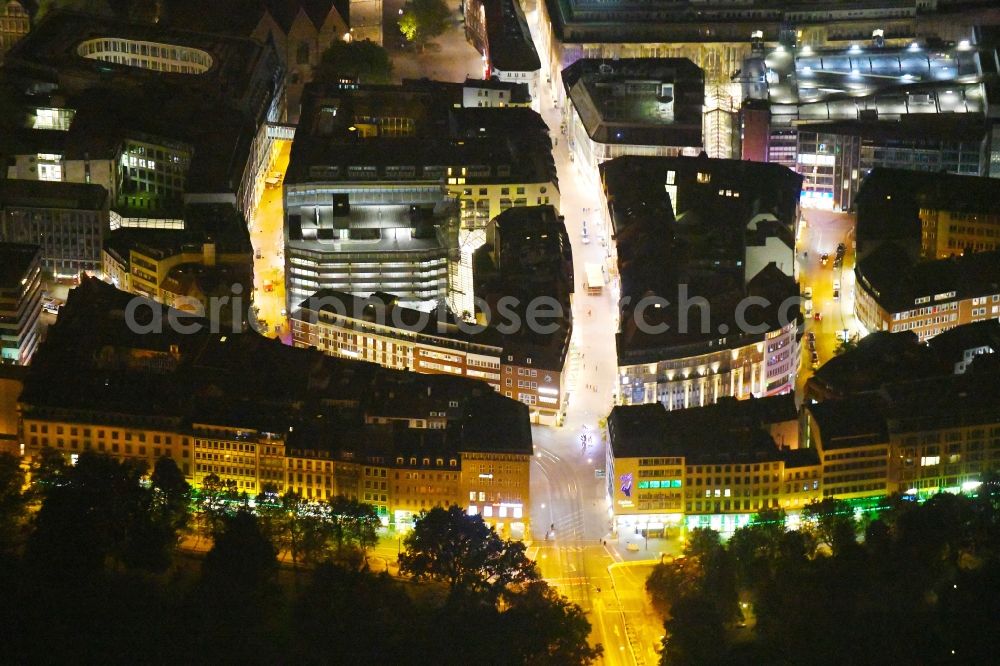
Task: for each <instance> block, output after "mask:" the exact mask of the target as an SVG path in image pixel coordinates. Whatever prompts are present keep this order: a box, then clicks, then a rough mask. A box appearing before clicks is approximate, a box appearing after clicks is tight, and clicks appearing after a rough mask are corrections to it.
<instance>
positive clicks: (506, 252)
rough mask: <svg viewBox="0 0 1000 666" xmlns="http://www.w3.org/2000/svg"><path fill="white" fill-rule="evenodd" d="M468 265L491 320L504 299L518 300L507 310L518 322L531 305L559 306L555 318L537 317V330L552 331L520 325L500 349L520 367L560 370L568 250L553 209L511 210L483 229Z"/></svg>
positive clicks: (569, 327)
mask: <svg viewBox="0 0 1000 666" xmlns="http://www.w3.org/2000/svg"><path fill="white" fill-rule="evenodd" d="M473 265H474V276H475V278H474V282H475V290H476V296H477V297H479V298H482V299H483V300H484V301H485V302H486V303H487V304H488V305H489V307H490V308H491V313H490V314H491V315H492V317H493V318H494V320H495V319H497V318H499V317H498V316H499V315H500V314H504V313H503V312H500V311H499V308H498V304H499V301H500V299H501V298H505V297H506V298H510V297H514V298H517V299H518V302H517V303H516V304H515V305H514V306H513V310H514V311H515V312H517V313H518V316H519V317H520V318H521V319H520V321H522V322H523V321H525V316H526V313H527V308H528V307H530V305H531V304H532V303H533V302H536V301H535V299H539V298H545V299H547V300H548V304H547V305H546V306H545V311H546V312H549V308H550V307H554V306H555V304H556V303H557V304H558V305H559V308H560V310H561V311H560V312H558V313H556V316H554V317H548V316H546V315H542V316H540V317H539V323H540V324H542V325H549V324H555V325H556V330H555V331H553V332H549V333H542V332H540V331H536V330H532V327H531V326H528V325H522V326H520V327H519V328H518V330H517V331H516V332H514V333H511V334H508V335H506V336H505V337H504V345H503V347H504V354H506V355H507V356H513V357H514V362H515V363H518V364H520V365H526V364H528V363H530V364H531V365H534V366H538V367H541V368H545V369H550V370H557V371H560V370H562V368H563V364H564V363H565V360H566V354H567V353H568V351H569V340H570V336H571V334H572V331H573V319H572V311H571V309H570V297H571V295H572V293H573V291H574V274H573V248H572V245H571V244H570V241H569V235H568V234H567V232H566V225H565V223H564V220H563V218H562V217H561V216H559V215H558V214H557V213H556V210H555V208H554V207H552V206H515V207H514V208H508V209H507V210H505V211H503V212H502V213H500V215H498V216H496V217H495V218H493V220H492V221H491V222H490V224H489V225H488V226H487V229H486V244H485V245H483V246H482V247H480V248H479V249H478V250H476V252H475V255H474V256H473ZM505 316H506V315H505ZM497 323H504V322H502V321H501V322H497ZM528 359H530V361H529V360H528Z"/></svg>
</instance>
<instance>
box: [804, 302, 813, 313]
mask: <svg viewBox="0 0 1000 666" xmlns="http://www.w3.org/2000/svg"><path fill="white" fill-rule="evenodd" d="M805 308H806V314H812V311H813V301H812V299H811V298H807V299H806V305H805Z"/></svg>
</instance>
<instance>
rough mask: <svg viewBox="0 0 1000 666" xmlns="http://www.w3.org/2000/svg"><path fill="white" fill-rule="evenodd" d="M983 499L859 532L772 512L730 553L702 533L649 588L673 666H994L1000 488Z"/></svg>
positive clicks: (818, 509)
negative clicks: (791, 525)
mask: <svg viewBox="0 0 1000 666" xmlns="http://www.w3.org/2000/svg"><path fill="white" fill-rule="evenodd" d="M980 490H981V492H980V493H979V495H978V496H977V497H975V498H968V497H964V496H958V495H951V494H947V493H942V494H939V495H935V496H934V497H933V498H931V499H930V500H928V501H927V502H926V503H924V504H918V503H917V502H915V501H912V500H910V499H907V498H905V497H901V496H897V497H893V498H891V499H889V500H888V501H887V502H886V503H885V506H882V507H880V508H879V509H878V510H877V511H874V512H870V513H867V514H864V515H863V517H861V518H860V519H859V518H857V517H856V515H855V513H854V511H853V510H852V508H851V507H850V506H849V505H848V504H846V503H845V502H842V501H838V500H834V499H827V500H824V501H823V502H818V503H815V504H813V505H812V506H809V507H807V508H806V509H805V511H804V512H803V516H802V519H803V522H802V528H801V529H799V530H793V531H789V530H787V529H786V526H785V515H784V512H782V511H780V510H774V511H768V512H765V513H761V514H759V515H757V516H755V517H754V519H753V520H752V521H751V523H750V525H748V526H747V527H744V528H742V529H739V530H737V531H736V532H735V533H734V534H733V536H732V538H730V540H729V542H728V543H726V544H723V543H722V542H721V540H720V539H719V535H718V534H717V533H716V532H714V531H712V530H707V529H699V530H693V531H692V533H691V534H690V538H689V540H688V542H687V543H686V545H685V551H684V557H682V558H678V559H677V560H676V561H672V562H665V563H662V564H659V565H657V566H656V567H655V568H654V570H653V572H652V574H651V575H650V577H649V579H648V580H647V583H646V589H647V591H648V592H649V594H650V597H651V599H652V601H653V603H654V605H655V606H656V608H657V609H658V610H660V612H661V613H663V614H664V616H665V617H666V623H665V628H666V632H665V638H664V651H663V663H664V664H671V665H678V664H709V663H737V664H741V663H747V664H759V663H776V664H796V663H812V664H842V663H902V662H906V661H912V662H919V663H948V662H952V663H980V662H983V663H985V662H988V661H990V660H991V659H992V657H991V656H990V655H992V654H995V651H996V648H997V647H998V645H997V642H998V641H1000V639H998V638H997V637H998V636H1000V613H998V611H1000V601H998V598H997V596H996V595H995V594H993V592H992V591H988V590H995V589H996V587H995V585H996V583H997V582H998V581H1000V484H997V483H996V482H989V483H986V484H984V485H983V486H982V487H981V489H980ZM859 537H861V539H860V540H859Z"/></svg>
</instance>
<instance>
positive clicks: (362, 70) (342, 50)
mask: <svg viewBox="0 0 1000 666" xmlns="http://www.w3.org/2000/svg"><path fill="white" fill-rule="evenodd" d="M345 77H346V78H351V79H357V81H358V82H359V83H391V82H392V60H390V58H389V52H388V51H386V50H385V49H384V48H383V47H381V46H379V45H378V44H376V43H375V42H373V41H371V40H369V39H363V40H355V41H350V42H345V41H341V40H339V39H338V40H336V41H334V42H333V43H332V44H330V48H328V49H327V50H326V51H325V52H324V53H323V57H322V59H321V60H320V63H319V65H318V66H317V67H316V69H315V71H314V72H313V81H320V82H327V83H329V82H337V81H339V80H340V79H342V78H345Z"/></svg>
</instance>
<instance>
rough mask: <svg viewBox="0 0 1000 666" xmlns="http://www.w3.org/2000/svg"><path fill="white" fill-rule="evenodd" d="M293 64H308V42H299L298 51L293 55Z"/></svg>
mask: <svg viewBox="0 0 1000 666" xmlns="http://www.w3.org/2000/svg"><path fill="white" fill-rule="evenodd" d="M295 62H296V63H298V64H299V65H308V64H309V42H299V49H298V51H297V52H296V54H295Z"/></svg>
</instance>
